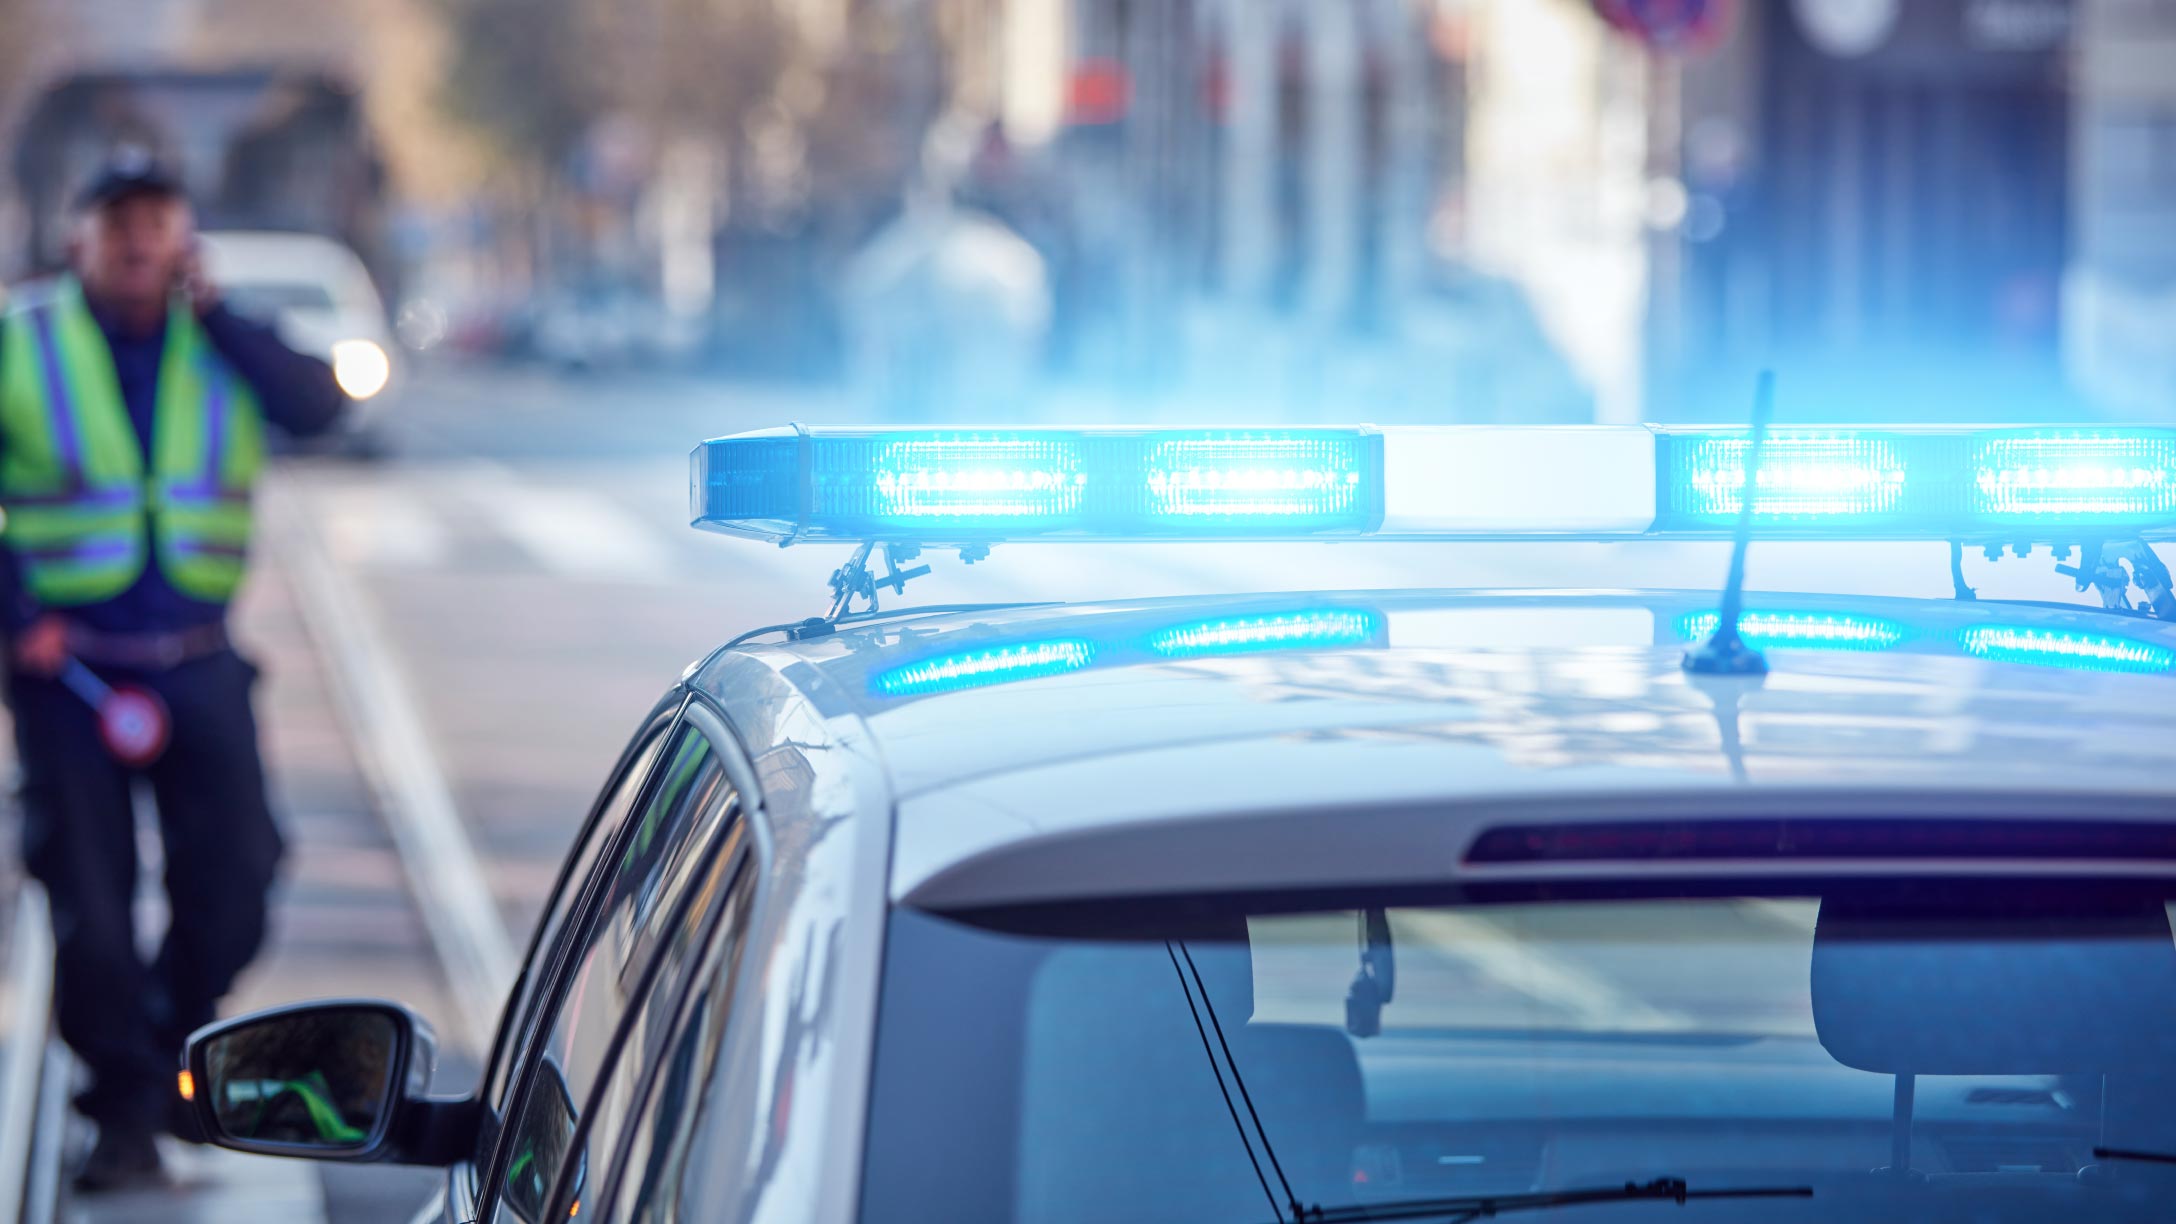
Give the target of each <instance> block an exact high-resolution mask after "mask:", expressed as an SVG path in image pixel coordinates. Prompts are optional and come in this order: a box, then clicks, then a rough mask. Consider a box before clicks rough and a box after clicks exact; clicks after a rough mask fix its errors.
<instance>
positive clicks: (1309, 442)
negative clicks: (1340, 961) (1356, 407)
mask: <svg viewBox="0 0 2176 1224" xmlns="http://www.w3.org/2000/svg"><path fill="white" fill-rule="evenodd" d="M1366 460H1367V450H1366V448H1365V447H1364V446H1363V444H1362V440H1361V439H1360V438H1359V437H1358V436H1357V435H1352V434H1331V433H1313V434H1299V433H1232V434H1203V435H1199V436H1196V437H1180V438H1171V439H1166V440H1162V441H1158V442H1155V443H1154V444H1153V445H1152V446H1151V447H1150V448H1149V452H1148V459H1147V465H1146V470H1145V471H1144V473H1143V478H1144V479H1145V480H1146V482H1147V486H1148V490H1147V491H1148V511H1149V513H1150V514H1152V515H1154V516H1157V517H1160V518H1172V519H1196V520H1198V519H1225V520H1245V521H1250V522H1304V521H1308V520H1314V519H1322V518H1330V519H1338V518H1345V519H1350V518H1352V517H1353V516H1354V514H1355V512H1356V511H1359V510H1361V509H1363V508H1364V506H1365V498H1366V490H1365V489H1363V488H1362V482H1363V479H1364V471H1365V468H1366V466H1367V463H1366Z"/></svg>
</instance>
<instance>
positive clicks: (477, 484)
mask: <svg viewBox="0 0 2176 1224" xmlns="http://www.w3.org/2000/svg"><path fill="white" fill-rule="evenodd" d="M462 492H463V493H465V494H466V496H467V498H468V500H469V501H470V503H471V505H472V506H473V507H474V509H475V512H476V513H477V514H479V515H481V516H484V517H485V518H486V519H487V520H488V521H489V522H490V523H491V524H492V525H493V526H494V527H496V528H497V529H498V530H499V531H502V532H504V533H506V534H507V535H508V536H510V537H512V538H513V540H514V541H515V542H516V543H518V544H520V545H521V546H522V547H523V548H525V549H527V550H528V551H529V552H530V553H531V554H533V555H534V556H535V557H536V558H537V559H538V560H540V561H542V562H543V563H544V565H545V567H546V568H548V569H550V570H552V571H553V572H554V573H558V574H561V575H564V576H566V577H569V578H581V579H591V580H597V579H602V580H606V581H633V582H663V581H669V580H671V579H672V578H673V577H674V576H675V570H674V565H673V557H672V554H671V552H670V550H668V549H667V548H666V547H665V546H664V545H663V544H662V543H661V542H660V541H659V540H658V539H657V536H656V535H655V534H654V532H653V531H652V529H651V528H650V527H649V526H647V525H645V524H644V523H643V522H642V521H641V520H640V519H637V518H636V517H635V516H634V515H633V514H632V513H630V512H628V511H626V510H623V509H621V508H620V507H619V506H618V505H617V504H616V503H614V502H613V501H612V500H611V499H609V498H607V497H605V496H603V495H601V494H598V493H594V492H590V491H588V490H585V489H577V488H570V487H566V486H554V485H540V484H537V483H535V482H532V481H528V480H523V479H520V478H518V477H516V476H514V475H513V474H512V473H511V472H505V471H503V470H494V469H491V468H486V467H479V468H477V469H476V470H475V472H474V474H473V475H471V476H470V477H469V478H468V479H467V480H466V481H465V482H464V483H463V486H462Z"/></svg>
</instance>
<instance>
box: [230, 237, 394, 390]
mask: <svg viewBox="0 0 2176 1224" xmlns="http://www.w3.org/2000/svg"><path fill="white" fill-rule="evenodd" d="M203 242H204V262H205V270H206V272H207V273H209V274H210V275H211V277H212V278H213V280H214V281H215V282H216V283H217V284H218V285H219V286H220V287H221V290H222V291H223V292H224V294H225V295H226V300H227V304H228V305H229V306H231V307H232V308H233V309H234V310H235V311H237V312H238V313H240V314H243V315H245V316H247V317H249V318H252V319H257V320H260V321H263V322H267V323H270V324H272V325H273V326H274V327H276V328H278V329H279V333H280V337H281V338H282V339H283V340H285V341H286V342H287V343H288V344H289V345H291V346H293V347H294V348H295V349H297V350H299V351H301V352H305V353H310V354H313V355H315V356H318V357H322V358H324V359H325V360H326V361H328V362H331V363H332V368H333V375H334V377H336V378H338V379H339V381H340V389H341V390H343V391H346V392H347V393H348V396H349V398H351V399H353V400H354V401H355V402H356V404H357V405H358V406H361V405H365V404H368V405H369V408H368V409H367V410H359V411H357V412H356V413H355V415H354V416H353V417H352V418H351V419H352V420H354V421H355V423H356V425H357V426H358V427H367V425H368V424H369V423H370V422H371V421H372V420H374V419H375V418H376V417H377V416H378V415H380V413H381V412H382V403H383V402H384V401H385V400H388V399H390V398H391V395H390V392H391V390H392V389H393V388H394V386H395V383H396V382H397V377H396V376H397V374H398V373H399V371H398V370H397V369H396V368H395V365H394V358H393V354H394V352H395V345H394V342H393V335H392V329H391V327H390V326H389V325H388V323H387V321H386V313H385V303H384V301H383V300H382V299H380V298H379V296H378V290H377V286H376V285H374V284H373V283H372V282H371V279H370V272H369V270H368V269H366V268H364V267H363V261H362V260H361V259H359V258H357V257H356V254H355V252H354V251H352V250H349V249H348V248H347V247H346V246H345V245H343V244H342V243H340V242H339V241H337V240H335V239H332V238H326V237H324V236H322V235H318V234H289V233H269V232H243V231H229V232H221V233H208V234H205V235H204V236H203ZM351 432H352V431H351Z"/></svg>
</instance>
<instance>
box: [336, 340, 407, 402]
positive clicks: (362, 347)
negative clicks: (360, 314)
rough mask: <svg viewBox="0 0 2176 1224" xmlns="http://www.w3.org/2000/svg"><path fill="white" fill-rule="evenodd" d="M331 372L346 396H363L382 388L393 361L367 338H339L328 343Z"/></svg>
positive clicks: (374, 393)
mask: <svg viewBox="0 0 2176 1224" xmlns="http://www.w3.org/2000/svg"><path fill="white" fill-rule="evenodd" d="M332 376H333V378H334V380H335V381H337V382H338V383H339V384H340V389H341V390H342V391H345V392H347V393H348V398H350V399H359V400H366V399H369V398H370V397H371V396H373V395H376V394H377V393H378V392H380V391H383V390H385V384H386V383H387V382H389V381H391V380H392V377H393V362H392V359H391V358H388V357H387V356H386V355H385V350H384V349H382V348H380V347H378V345H377V344H376V343H375V342H374V341H370V340H342V341H340V342H339V343H337V344H335V345H333V346H332Z"/></svg>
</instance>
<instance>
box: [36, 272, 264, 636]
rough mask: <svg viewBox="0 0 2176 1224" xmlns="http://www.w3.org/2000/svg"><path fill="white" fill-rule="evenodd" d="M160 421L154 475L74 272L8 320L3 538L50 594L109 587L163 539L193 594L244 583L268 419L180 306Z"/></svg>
mask: <svg viewBox="0 0 2176 1224" xmlns="http://www.w3.org/2000/svg"><path fill="white" fill-rule="evenodd" d="M152 435H153V436H152V445H153V453H152V465H151V475H150V476H149V478H147V477H146V475H145V473H144V462H143V449H142V447H141V445H140V444H139V443H138V441H137V438H136V431H135V427H134V426H133V425H132V424H131V422H130V420H129V415H128V408H127V405H126V404H125V403H124V402H123V401H122V398H121V392H120V385H119V381H118V379H117V377H116V375H115V373H114V368H113V354H112V351H111V349H110V348H108V346H107V344H106V340H105V336H104V334H103V333H102V332H100V331H99V329H98V324H97V321H96V320H95V319H93V318H92V317H91V314H90V311H89V309H88V308H87V307H85V306H84V304H83V299H82V296H81V292H80V291H79V290H78V289H77V288H76V287H75V285H74V284H73V283H72V282H64V283H63V284H62V285H61V286H59V288H58V289H56V291H55V292H54V294H53V296H52V298H51V299H50V300H49V301H46V302H43V303H40V304H38V305H35V306H31V307H29V308H27V309H25V310H23V311H21V312H18V313H16V314H14V315H12V316H10V317H9V318H8V319H7V320H6V321H5V323H4V324H0V506H4V507H5V510H6V514H7V517H6V520H5V528H4V531H5V535H4V537H0V538H4V539H5V541H6V543H7V544H8V546H9V547H10V548H11V549H12V550H13V551H14V552H15V553H16V555H17V556H18V558H20V560H21V563H22V570H23V576H24V582H25V585H26V586H27V587H28V588H29V590H30V593H31V595H32V596H33V597H34V598H35V599H37V600H38V601H39V602H41V603H44V604H47V605H50V606H61V607H65V606H71V605H77V604H86V603H96V602H98V601H100V600H104V599H110V598H112V597H113V596H115V595H118V594H120V593H121V592H122V591H125V590H127V589H128V587H129V585H130V584H132V583H133V582H135V581H136V579H137V578H138V577H139V576H140V575H141V574H142V573H143V570H144V566H145V565H146V564H148V563H149V558H150V556H151V555H152V554H154V553H155V554H156V556H157V557H158V564H159V569H160V571H161V572H162V573H163V574H164V575H165V576H166V579H167V581H168V582H170V583H172V584H173V586H174V588H175V589H176V590H178V591H180V592H182V593H183V594H186V595H190V596H192V597H195V598H197V599H204V600H210V601H214V602H219V601H224V600H226V599H229V598H231V597H232V596H233V594H234V592H235V590H236V588H237V587H238V586H239V585H240V583H241V577H242V560H243V553H244V551H245V550H246V548H247V546H248V542H249V527H250V514H249V502H248V497H249V489H250V486H251V484H252V483H253V482H254V480H255V478H256V475H257V471H258V469H259V468H260V467H261V466H262V462H263V427H262V423H261V417H260V415H259V413H258V411H257V406H256V401H255V398H254V397H253V396H252V395H251V394H250V392H249V389H248V387H247V386H246V385H245V384H244V383H243V382H242V381H241V380H240V379H239V378H238V377H236V376H235V374H234V373H233V371H232V370H231V369H229V368H228V367H227V365H226V363H225V362H224V361H223V360H221V359H220V358H219V356H218V355H217V353H216V352H215V351H214V350H213V348H212V346H211V343H210V341H209V340H208V338H207V337H206V336H205V335H204V332H203V329H202V328H201V327H199V326H198V325H197V322H196V318H195V316H194V315H193V314H191V313H190V312H189V311H188V310H186V309H184V308H181V307H178V306H177V308H176V309H175V310H174V312H173V313H172V314H171V315H170V316H169V318H168V322H167V330H166V344H165V350H164V353H163V355H162V357H161V360H160V367H159V386H158V404H157V407H156V409H155V410H154V414H153V428H152Z"/></svg>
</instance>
